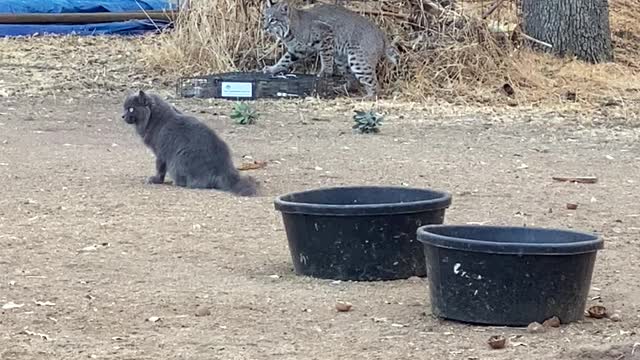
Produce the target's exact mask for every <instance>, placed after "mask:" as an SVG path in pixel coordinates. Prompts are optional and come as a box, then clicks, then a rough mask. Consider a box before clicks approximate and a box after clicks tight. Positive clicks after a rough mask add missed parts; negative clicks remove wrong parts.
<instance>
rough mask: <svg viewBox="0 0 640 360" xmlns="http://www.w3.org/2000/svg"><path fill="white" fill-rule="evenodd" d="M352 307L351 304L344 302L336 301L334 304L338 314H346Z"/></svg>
mask: <svg viewBox="0 0 640 360" xmlns="http://www.w3.org/2000/svg"><path fill="white" fill-rule="evenodd" d="M352 306H353V305H351V303H348V302H346V301H338V302H336V310H338V311H339V312H347V311H351V307H352Z"/></svg>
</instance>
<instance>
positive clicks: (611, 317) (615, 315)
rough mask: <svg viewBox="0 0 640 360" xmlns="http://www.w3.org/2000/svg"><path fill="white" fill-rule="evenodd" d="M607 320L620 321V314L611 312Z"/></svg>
mask: <svg viewBox="0 0 640 360" xmlns="http://www.w3.org/2000/svg"><path fill="white" fill-rule="evenodd" d="M609 320H611V321H615V322H618V321H622V316H621V315H620V313H613V314H611V315H609Z"/></svg>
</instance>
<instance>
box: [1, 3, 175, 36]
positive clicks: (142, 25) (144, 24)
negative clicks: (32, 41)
mask: <svg viewBox="0 0 640 360" xmlns="http://www.w3.org/2000/svg"><path fill="white" fill-rule="evenodd" d="M175 8H176V6H174V5H172V3H171V1H170V0H0V13H5V14H7V13H9V14H16V15H20V14H24V13H39V14H42V13H50V14H60V13H97V12H102V13H104V12H138V11H142V10H145V11H152V10H171V9H175ZM170 25H171V23H170V22H169V21H162V20H153V21H150V20H144V19H143V20H128V21H118V22H108V23H96V24H68V23H65V24H2V23H0V37H13V36H32V35H35V34H39V35H45V34H51V35H69V34H74V35H83V36H90V35H123V36H128V35H141V34H143V33H146V32H149V31H157V30H159V29H160V30H163V29H165V28H166V27H167V26H170Z"/></svg>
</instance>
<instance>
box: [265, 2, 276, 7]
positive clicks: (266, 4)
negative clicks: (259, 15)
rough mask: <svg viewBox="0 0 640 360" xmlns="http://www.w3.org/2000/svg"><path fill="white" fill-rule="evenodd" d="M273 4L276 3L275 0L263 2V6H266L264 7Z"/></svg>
mask: <svg viewBox="0 0 640 360" xmlns="http://www.w3.org/2000/svg"><path fill="white" fill-rule="evenodd" d="M275 4H276V2H275V1H273V0H266V1H265V2H264V7H266V8H270V7H272V6H273V5H275Z"/></svg>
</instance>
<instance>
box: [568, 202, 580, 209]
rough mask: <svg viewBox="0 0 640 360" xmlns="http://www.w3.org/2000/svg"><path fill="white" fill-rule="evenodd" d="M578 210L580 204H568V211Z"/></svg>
mask: <svg viewBox="0 0 640 360" xmlns="http://www.w3.org/2000/svg"><path fill="white" fill-rule="evenodd" d="M577 208H578V204H572V203H567V209H569V210H575V209H577Z"/></svg>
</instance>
